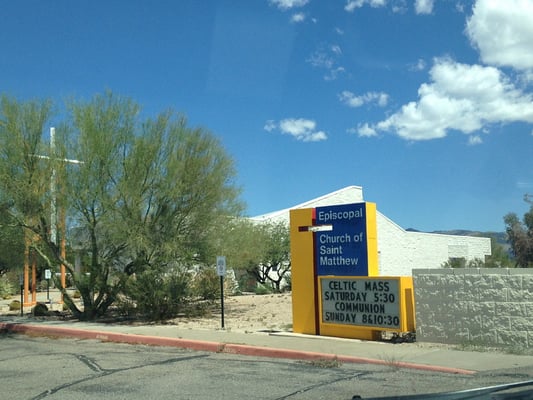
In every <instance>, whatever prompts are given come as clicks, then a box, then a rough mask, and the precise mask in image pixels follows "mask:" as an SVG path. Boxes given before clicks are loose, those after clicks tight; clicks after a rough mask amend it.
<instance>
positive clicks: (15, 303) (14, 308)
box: [9, 300, 20, 311]
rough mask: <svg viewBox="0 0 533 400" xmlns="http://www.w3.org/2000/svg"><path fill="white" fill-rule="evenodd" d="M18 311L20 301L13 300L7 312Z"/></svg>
mask: <svg viewBox="0 0 533 400" xmlns="http://www.w3.org/2000/svg"><path fill="white" fill-rule="evenodd" d="M19 310H20V301H18V300H13V301H12V302H11V303H9V311H19Z"/></svg>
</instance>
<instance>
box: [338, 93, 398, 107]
mask: <svg viewBox="0 0 533 400" xmlns="http://www.w3.org/2000/svg"><path fill="white" fill-rule="evenodd" d="M339 100H340V101H341V102H342V103H344V104H346V105H347V106H349V107H354V108H356V107H361V106H362V105H363V104H367V103H376V104H377V105H378V106H380V107H385V106H386V105H387V103H388V102H389V95H388V94H386V93H383V92H367V93H365V94H363V95H361V96H356V95H355V94H353V93H352V92H350V91H348V90H345V91H343V92H342V93H341V94H339Z"/></svg>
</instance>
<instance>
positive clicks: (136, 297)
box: [126, 270, 190, 320]
mask: <svg viewBox="0 0 533 400" xmlns="http://www.w3.org/2000/svg"><path fill="white" fill-rule="evenodd" d="M189 280H190V276H189V274H188V273H186V272H182V271H169V272H164V271H157V270H147V271H144V272H143V273H141V274H138V275H137V276H136V277H135V278H134V279H131V280H130V281H129V282H128V285H127V287H126V296H127V297H128V298H129V299H131V301H133V302H134V303H135V304H136V306H137V307H136V310H137V312H138V313H140V314H141V315H143V316H145V317H146V318H149V319H152V320H163V319H167V318H170V317H173V316H176V315H177V314H178V313H179V312H180V310H181V308H182V307H183V305H184V304H185V303H186V302H187V297H188V296H189ZM129 311H130V312H131V311H132V310H131V309H130V310H129Z"/></svg>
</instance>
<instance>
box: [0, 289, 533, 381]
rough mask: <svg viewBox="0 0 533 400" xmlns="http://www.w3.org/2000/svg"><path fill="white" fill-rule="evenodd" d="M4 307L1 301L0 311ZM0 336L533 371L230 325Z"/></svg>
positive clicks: (23, 325)
mask: <svg viewBox="0 0 533 400" xmlns="http://www.w3.org/2000/svg"><path fill="white" fill-rule="evenodd" d="M44 295H45V296H46V293H44ZM45 298H46V297H45ZM4 303H5V301H4V302H2V303H1V304H0V307H2V305H3V304H4ZM26 311H29V310H28V309H27V310H26ZM0 332H12V333H22V334H29V335H42V336H48V337H72V338H79V339H95V340H101V341H112V342H121V343H132V344H146V345H159V346H173V347H181V348H188V349H191V350H198V351H213V352H224V353H232V354H242V355H252V356H264V357H279V358H289V359H301V360H317V359H337V360H338V361H340V362H346V363H348V362H352V363H369V364H378V365H386V366H391V367H400V368H415V369H421V370H428V371H439V372H448V373H459V374H474V373H476V372H483V371H491V370H495V369H498V370H500V369H512V368H520V367H531V368H533V356H521V355H513V354H502V353H496V352H474V351H461V350H455V349H453V348H451V347H450V346H445V345H439V344H429V343H402V344H392V343H387V342H370V341H361V340H357V339H343V338H332V337H326V336H313V335H302V334H295V333H292V332H253V333H245V332H232V331H231V327H227V329H225V330H222V329H214V330H207V329H180V328H177V327H176V326H174V325H139V324H123V323H122V324H104V323H92V322H77V321H47V320H39V319H37V318H33V317H28V316H24V317H20V316H14V315H10V316H5V315H4V316H0Z"/></svg>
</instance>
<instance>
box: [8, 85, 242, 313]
mask: <svg viewBox="0 0 533 400" xmlns="http://www.w3.org/2000/svg"><path fill="white" fill-rule="evenodd" d="M12 110H15V111H12ZM16 110H19V111H20V110H22V111H21V112H18V111H16ZM50 110H51V107H50V106H49V102H42V103H31V104H30V105H28V103H19V102H17V101H15V100H12V99H7V98H4V99H3V102H2V109H1V110H0V120H1V121H2V122H1V123H0V124H1V125H0V137H1V138H2V139H1V140H2V141H3V142H6V143H8V144H10V147H9V146H8V147H7V148H8V149H14V152H11V153H16V155H17V157H12V154H11V153H9V154H7V153H6V152H4V153H3V158H2V165H1V167H2V170H1V175H0V176H1V179H2V183H3V188H4V190H3V192H2V195H3V200H4V204H7V205H6V207H7V208H9V210H10V211H11V213H12V214H14V215H16V216H17V217H18V221H19V223H20V225H21V226H24V227H25V229H26V230H27V231H28V232H31V234H32V246H33V247H34V248H35V249H36V251H38V252H39V254H40V255H41V257H42V258H43V259H44V260H46V261H47V262H48V264H49V265H50V266H51V267H53V268H55V269H57V265H58V264H60V263H61V264H63V265H65V266H66V269H67V272H68V273H69V274H70V275H71V276H72V279H73V282H74V285H75V286H76V288H77V289H78V290H79V292H80V294H81V297H82V300H83V308H82V309H80V308H78V307H77V305H76V304H75V302H74V301H73V299H71V298H70V296H69V294H68V292H67V291H65V290H63V295H64V301H65V304H66V305H67V306H68V307H69V308H70V309H71V310H72V312H73V313H74V314H75V315H76V316H77V317H78V318H82V319H93V318H95V317H98V316H100V315H103V314H104V313H105V312H106V311H107V309H108V308H109V306H110V305H111V304H113V303H114V302H115V301H116V299H117V296H118V295H119V294H120V293H121V292H122V291H123V289H124V288H125V285H126V283H127V281H128V280H129V279H131V277H133V276H135V275H136V274H137V275H138V274H142V273H143V272H144V271H146V270H154V269H156V270H158V271H161V272H162V273H164V272H165V271H170V270H171V269H176V268H180V267H183V266H186V265H188V264H190V263H192V262H193V260H194V262H195V263H198V262H202V261H203V258H208V257H210V256H211V254H212V252H211V251H210V248H211V241H212V239H213V237H214V233H213V232H215V231H217V230H218V229H217V227H218V226H219V225H220V224H221V223H223V220H225V219H226V218H227V217H228V215H236V214H238V213H239V212H240V203H239V201H238V194H239V191H238V189H237V188H236V186H235V183H234V177H235V171H234V168H233V162H232V160H231V158H230V157H229V156H228V155H227V154H226V152H225V151H224V149H223V148H222V146H221V145H220V143H219V141H218V140H217V139H216V138H215V137H214V136H213V135H212V134H211V133H209V132H208V131H206V130H204V129H193V128H190V127H188V126H187V122H186V120H185V119H184V118H183V117H182V116H179V115H177V114H175V113H173V112H164V113H161V114H159V115H157V116H156V117H155V118H153V119H145V120H141V119H140V118H139V114H140V113H139V111H140V110H139V106H138V105H137V104H135V103H134V102H133V101H132V100H130V99H127V98H122V97H119V96H116V95H114V94H112V93H111V92H107V93H105V94H103V95H97V96H95V97H94V98H93V99H92V100H90V101H88V102H78V101H75V102H72V103H70V104H69V105H68V119H67V120H65V121H64V123H62V124H60V126H58V128H57V138H56V145H55V147H54V154H50V152H49V149H48V145H47V143H45V142H44V140H43V137H44V136H45V129H44V128H45V126H46V125H47V124H48V123H49V119H50V113H49V111H50ZM34 114H35V116H33V115H34ZM38 116H39V117H40V118H37V117H38ZM30 117H31V118H30ZM30 122H31V124H30ZM30 128H31V129H30ZM14 138H16V139H14ZM3 142H2V144H3ZM45 151H46V153H45ZM39 154H50V155H49V156H48V157H47V158H43V157H35V155H39ZM67 160H70V161H72V160H77V163H76V164H75V165H72V164H71V163H68V162H66V161H67ZM11 169H15V170H16V171H19V172H20V173H19V175H18V176H17V179H16V182H11V183H9V176H10V173H11ZM51 176H53V177H56V178H57V183H56V185H55V187H54V192H55V194H54V193H52V194H51V193H50V192H51V190H50V179H51V178H50V177H51ZM52 196H56V198H57V199H56V206H57V209H58V210H63V212H64V213H65V215H66V217H67V218H66V221H67V226H68V228H76V231H77V232H81V235H80V234H79V235H78V237H81V240H80V241H81V244H80V245H79V246H80V247H81V249H82V251H83V252H84V253H85V255H86V257H85V258H84V260H86V262H85V263H84V265H83V269H82V270H81V271H78V270H76V268H75V267H74V265H73V263H72V262H71V261H69V259H67V258H66V257H64V255H63V254H61V251H60V248H59V247H60V246H58V244H57V242H58V241H59V240H61V238H58V239H56V240H53V239H54V238H53V237H52V236H51V229H50V226H51V221H50V220H51V217H50V215H51V213H50V211H51V207H50V204H53V203H51V197H52ZM60 219H61V218H60Z"/></svg>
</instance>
